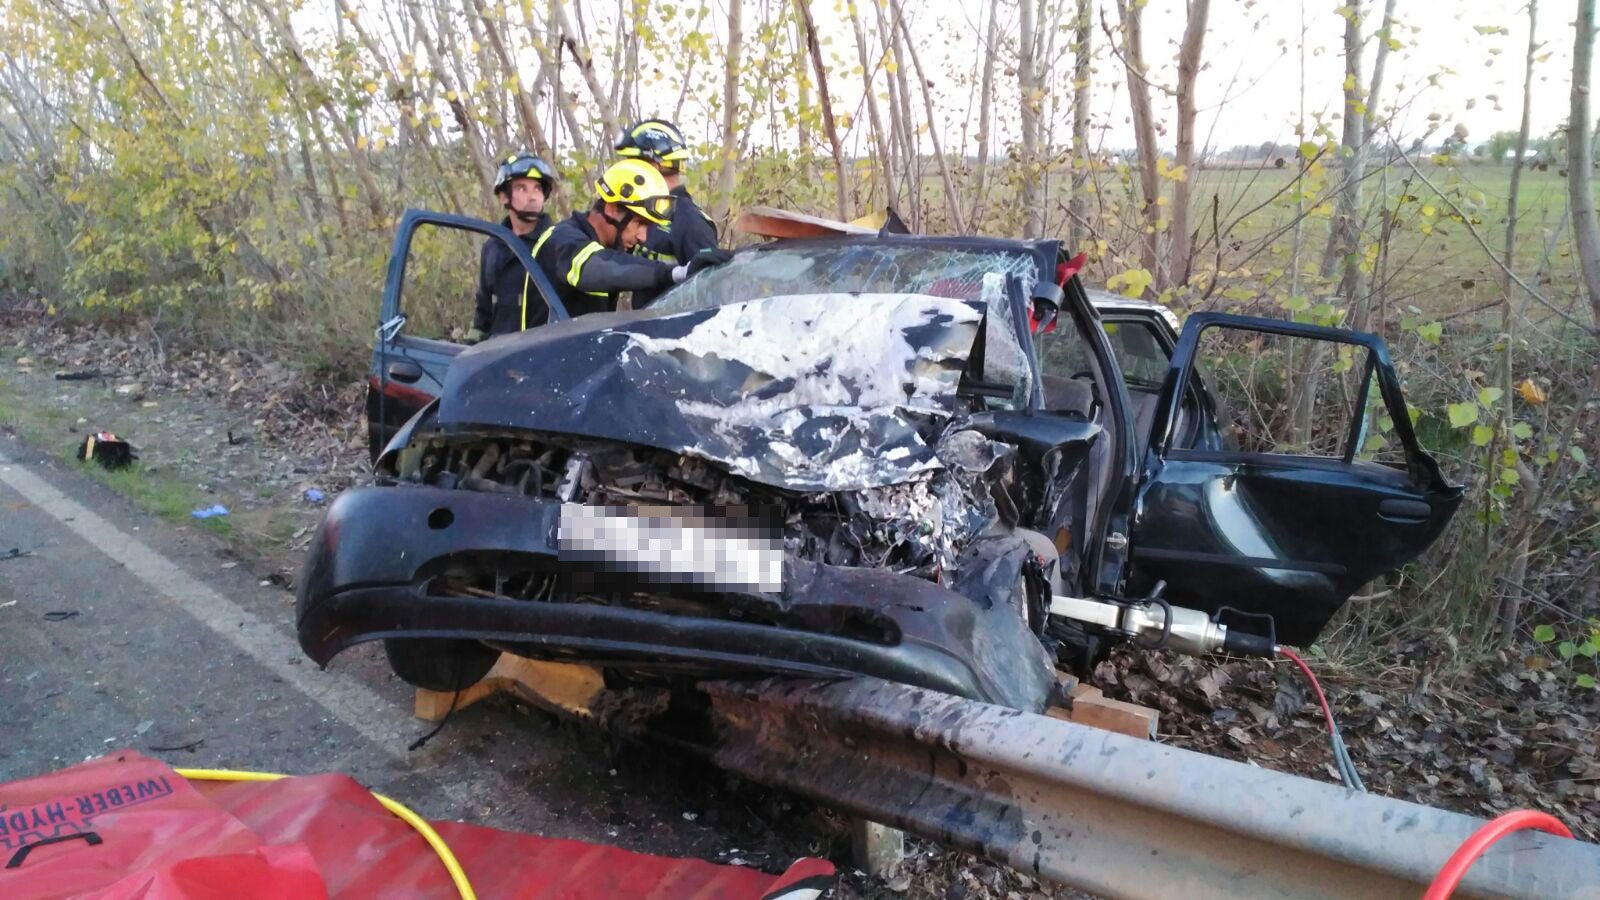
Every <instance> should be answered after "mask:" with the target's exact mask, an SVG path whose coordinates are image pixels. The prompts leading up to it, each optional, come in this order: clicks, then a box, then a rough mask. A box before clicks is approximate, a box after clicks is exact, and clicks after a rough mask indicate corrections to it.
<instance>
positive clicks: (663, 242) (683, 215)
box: [633, 184, 717, 309]
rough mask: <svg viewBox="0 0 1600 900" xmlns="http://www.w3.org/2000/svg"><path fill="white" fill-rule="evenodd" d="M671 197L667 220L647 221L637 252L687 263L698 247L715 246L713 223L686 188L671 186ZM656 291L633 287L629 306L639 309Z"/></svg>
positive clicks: (692, 257) (646, 255) (703, 248)
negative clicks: (645, 233) (672, 201)
mask: <svg viewBox="0 0 1600 900" xmlns="http://www.w3.org/2000/svg"><path fill="white" fill-rule="evenodd" d="M672 197H673V199H674V201H675V202H674V204H673V207H672V222H671V224H669V225H666V226H660V225H651V226H650V233H649V234H648V235H647V236H646V237H645V239H644V245H643V246H642V247H641V248H640V249H639V251H637V252H638V253H639V254H640V255H641V256H645V257H648V258H650V259H657V260H660V261H662V262H669V263H675V264H677V265H688V264H689V260H691V259H694V257H695V254H697V253H699V252H700V251H701V250H708V249H714V248H715V247H716V246H717V226H716V225H715V224H714V223H713V222H712V221H711V217H710V216H708V215H706V214H705V211H704V210H702V209H700V207H699V205H698V204H696V203H695V202H694V198H693V197H691V196H689V189H688V188H686V187H684V186H683V185H681V184H680V185H678V186H677V187H675V188H673V189H672ZM660 294H661V292H660V291H644V292H638V291H635V292H634V295H633V306H634V308H635V309H643V308H644V307H646V306H649V305H650V304H651V303H654V302H655V300H656V298H657V297H658V296H660Z"/></svg>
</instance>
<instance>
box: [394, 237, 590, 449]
mask: <svg viewBox="0 0 1600 900" xmlns="http://www.w3.org/2000/svg"><path fill="white" fill-rule="evenodd" d="M423 226H435V227H439V228H449V229H454V230H457V231H468V232H475V233H477V234H482V235H484V236H485V237H489V238H493V239H495V240H498V241H500V242H501V243H503V244H505V245H506V247H507V248H508V249H509V250H510V252H511V254H512V255H513V256H514V257H516V259H517V260H518V261H520V262H521V263H522V265H523V266H524V267H525V268H526V269H527V270H528V273H529V275H530V277H531V279H532V284H533V286H534V288H535V289H536V290H537V291H538V292H539V295H540V296H541V297H543V298H544V301H545V303H547V304H548V305H549V307H550V321H552V322H556V321H560V320H563V319H568V318H570V316H569V315H568V314H567V308H566V307H565V306H563V305H562V303H561V300H560V299H559V298H557V297H556V292H555V288H554V287H552V286H551V284H550V279H549V278H547V277H545V274H544V270H542V269H540V268H539V267H538V266H537V265H536V264H534V261H533V257H532V256H529V255H528V248H527V245H526V244H524V243H523V242H522V241H520V240H518V239H517V237H516V235H514V234H512V233H511V230H510V229H508V228H506V227H505V226H504V225H500V224H498V223H495V222H485V221H483V220H481V219H473V218H470V217H467V216H455V215H450V214H448V213H438V212H430V211H428V210H421V209H408V210H406V211H405V214H404V215H402V216H401V217H400V224H399V226H398V227H397V228H396V230H395V236H394V245H393V246H392V247H391V248H390V250H389V265H388V267H387V268H386V270H385V272H384V280H383V298H382V300H381V301H380V303H379V307H378V322H379V325H378V328H377V332H376V335H375V337H376V339H375V340H374V342H373V348H372V368H371V373H370V374H369V375H368V377H367V403H366V406H367V448H368V452H369V453H370V455H371V456H372V458H373V459H376V458H377V456H378V452H379V451H380V450H381V449H382V448H383V447H385V446H386V445H387V444H388V443H389V440H390V438H392V437H393V436H394V433H395V430H396V429H398V428H399V427H400V426H401V425H403V424H404V423H405V422H406V421H407V420H409V419H410V418H411V417H412V416H414V415H416V413H417V411H418V410H420V409H421V408H422V407H423V406H425V405H427V403H428V402H429V401H430V400H432V399H433V398H434V397H437V396H438V395H439V392H440V391H442V390H443V388H444V379H445V373H446V372H447V371H448V370H449V367H450V361H451V360H453V359H454V358H455V357H456V355H457V354H459V353H460V352H461V351H462V350H463V349H464V346H463V345H462V344H455V343H451V342H450V341H438V340H433V339H431V338H423V337H417V336H415V335H410V334H406V333H405V320H404V318H403V317H402V313H403V312H404V310H403V309H402V299H403V296H404V292H405V281H406V262H407V261H408V258H409V257H410V254H411V239H412V237H413V236H414V235H415V234H416V233H417V230H418V229H419V228H421V227H423ZM462 296H463V298H465V297H467V296H468V293H467V291H466V290H465V289H464V290H463V294H462ZM463 302H465V300H463Z"/></svg>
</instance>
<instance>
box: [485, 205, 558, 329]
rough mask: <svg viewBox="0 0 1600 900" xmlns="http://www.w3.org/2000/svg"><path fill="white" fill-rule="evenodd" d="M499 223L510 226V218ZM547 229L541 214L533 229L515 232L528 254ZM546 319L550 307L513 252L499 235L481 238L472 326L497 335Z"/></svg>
mask: <svg viewBox="0 0 1600 900" xmlns="http://www.w3.org/2000/svg"><path fill="white" fill-rule="evenodd" d="M500 224H502V225H504V226H505V227H507V228H510V227H511V219H510V217H507V218H506V219H505V221H503V222H501V223H500ZM550 228H551V223H550V217H549V216H548V215H544V214H542V213H541V214H540V216H539V223H538V224H537V225H535V226H534V229H533V231H530V232H528V233H527V234H522V235H518V236H517V239H518V240H520V241H522V242H523V243H524V244H525V245H527V247H528V253H529V254H530V255H531V254H532V253H534V247H535V246H537V244H538V242H539V239H540V238H542V237H543V236H544V235H546V234H548V233H549V232H550ZM549 319H550V308H549V307H548V306H546V305H545V302H544V298H543V297H541V296H540V295H539V289H538V288H536V287H534V286H533V279H532V278H530V277H529V276H528V273H527V271H526V270H525V269H523V268H522V263H521V262H519V261H518V260H517V256H516V254H514V253H512V252H511V248H509V247H507V246H506V245H505V243H504V242H502V241H501V240H500V239H499V238H495V237H491V238H488V239H487V240H485V241H484V242H483V252H482V253H481V254H479V257H478V296H477V302H476V306H475V308H474V310H473V315H472V327H473V328H474V329H475V330H477V331H479V332H481V333H483V334H485V335H497V334H506V333H508V332H512V331H520V330H522V329H524V328H534V327H537V326H539V325H543V324H544V323H545V322H547V321H549Z"/></svg>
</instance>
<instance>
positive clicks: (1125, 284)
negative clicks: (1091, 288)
mask: <svg viewBox="0 0 1600 900" xmlns="http://www.w3.org/2000/svg"><path fill="white" fill-rule="evenodd" d="M1154 281H1155V276H1153V275H1151V274H1150V270H1149V269H1145V268H1131V269H1126V270H1124V271H1122V272H1119V273H1117V274H1116V275H1113V276H1111V277H1110V278H1108V279H1106V287H1107V288H1109V289H1111V290H1113V291H1120V292H1121V293H1122V295H1123V296H1124V297H1141V296H1143V295H1144V292H1145V289H1146V288H1148V287H1150V284H1151V283H1152V282H1154Z"/></svg>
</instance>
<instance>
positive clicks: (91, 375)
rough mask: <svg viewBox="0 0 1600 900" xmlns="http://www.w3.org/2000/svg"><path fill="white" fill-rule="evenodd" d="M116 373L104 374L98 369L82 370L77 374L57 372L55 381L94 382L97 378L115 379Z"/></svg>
mask: <svg viewBox="0 0 1600 900" xmlns="http://www.w3.org/2000/svg"><path fill="white" fill-rule="evenodd" d="M116 377H118V373H116V372H104V371H101V370H100V369H83V370H80V371H77V372H57V373H56V380H57V381H94V380H95V379H98V378H116Z"/></svg>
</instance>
